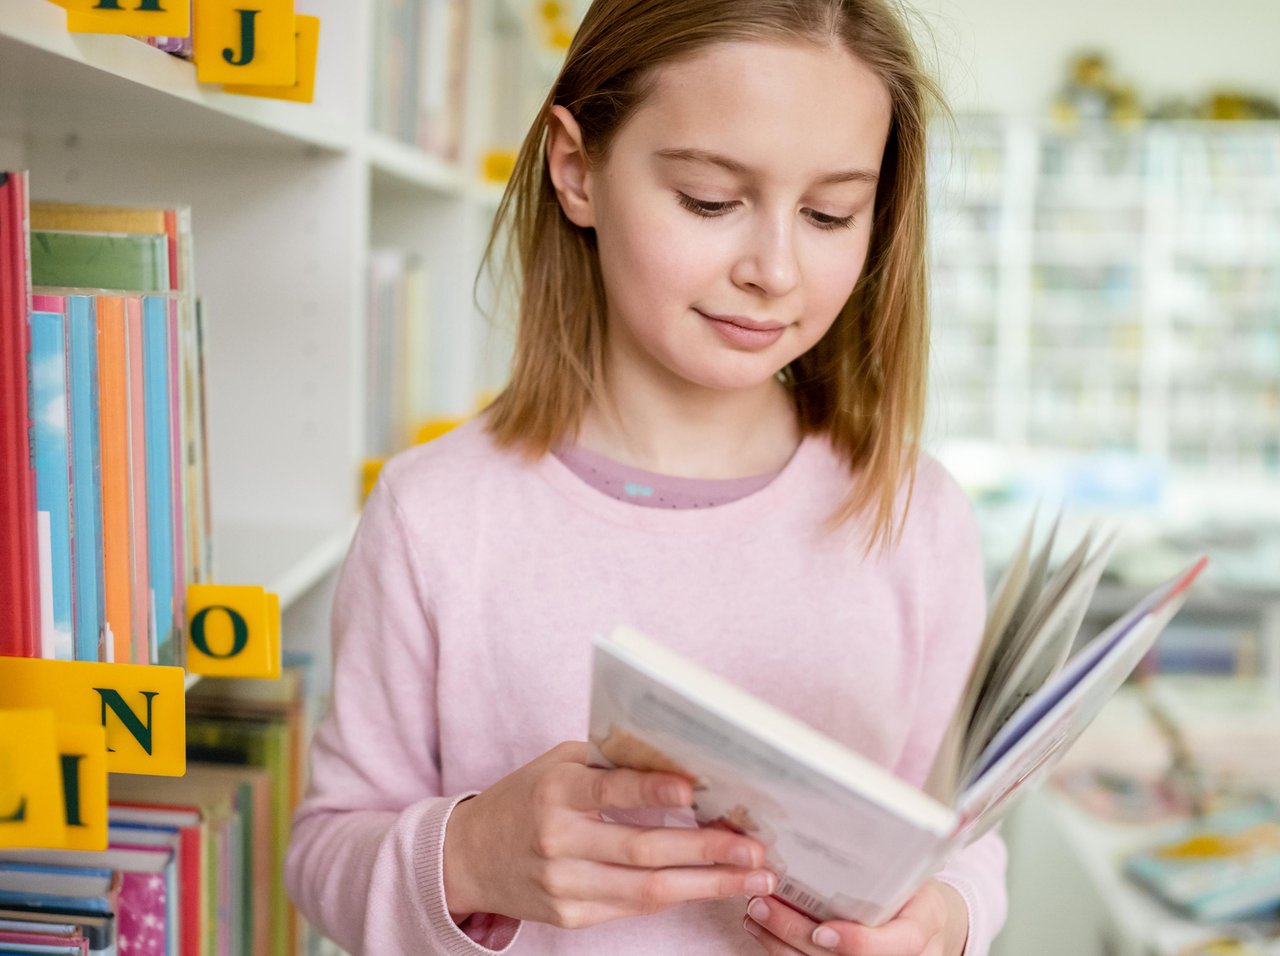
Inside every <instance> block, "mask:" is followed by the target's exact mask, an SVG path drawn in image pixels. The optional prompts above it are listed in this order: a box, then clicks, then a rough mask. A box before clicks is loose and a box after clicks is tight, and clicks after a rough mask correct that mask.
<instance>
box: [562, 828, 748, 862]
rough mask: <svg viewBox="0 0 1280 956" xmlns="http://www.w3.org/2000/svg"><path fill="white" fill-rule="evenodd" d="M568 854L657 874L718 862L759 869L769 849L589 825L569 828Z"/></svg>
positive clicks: (736, 839) (733, 839)
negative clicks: (661, 870)
mask: <svg viewBox="0 0 1280 956" xmlns="http://www.w3.org/2000/svg"><path fill="white" fill-rule="evenodd" d="M564 839H565V843H566V846H565V848H564V854H565V855H566V856H574V857H578V858H581V859H591V860H596V861H598V862H601V863H618V864H621V865H623V866H634V867H641V868H649V869H656V868H658V867H668V866H700V865H703V866H705V865H709V864H715V863H721V864H727V865H731V866H737V867H741V868H742V869H746V870H756V869H761V868H763V867H764V860H765V849H764V847H763V846H762V845H761V844H760V843H758V842H757V841H755V840H753V839H751V838H750V837H744V836H741V835H739V834H737V833H732V832H730V831H728V830H720V829H716V828H697V827H634V826H628V825H626V824H622V823H603V822H600V821H594V820H586V821H583V822H582V823H581V824H579V825H577V826H574V827H572V828H571V829H570V828H566V832H565V835H564Z"/></svg>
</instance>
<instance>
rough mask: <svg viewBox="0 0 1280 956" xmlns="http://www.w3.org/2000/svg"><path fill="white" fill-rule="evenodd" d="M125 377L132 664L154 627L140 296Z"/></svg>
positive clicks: (130, 323)
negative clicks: (130, 533)
mask: <svg viewBox="0 0 1280 956" xmlns="http://www.w3.org/2000/svg"><path fill="white" fill-rule="evenodd" d="M124 308H125V327H126V335H127V337H128V346H127V348H128V365H129V371H128V377H129V511H130V515H131V517H130V520H131V521H132V523H133V602H134V604H133V663H135V664H150V663H151V661H152V654H151V646H152V644H153V643H154V641H153V637H154V634H155V628H154V626H153V622H152V620H151V618H152V614H151V606H152V600H151V576H150V575H149V574H148V573H147V558H148V553H147V452H146V443H145V439H144V437H143V436H144V434H145V429H144V427H143V408H144V398H143V391H142V299H141V298H140V297H139V296H136V295H131V296H129V297H128V298H127V299H125V303H124Z"/></svg>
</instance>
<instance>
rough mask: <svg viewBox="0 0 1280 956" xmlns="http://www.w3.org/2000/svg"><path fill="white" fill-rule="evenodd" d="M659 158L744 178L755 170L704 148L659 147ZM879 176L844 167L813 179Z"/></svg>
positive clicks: (818, 181) (876, 178)
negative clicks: (705, 165)
mask: <svg viewBox="0 0 1280 956" xmlns="http://www.w3.org/2000/svg"><path fill="white" fill-rule="evenodd" d="M654 155H655V156H657V157H658V158H659V159H670V160H675V161H676V162H682V163H705V164H708V165H711V166H719V167H720V168H722V169H726V170H728V171H729V172H731V173H734V174H736V175H738V176H742V177H745V178H748V179H750V178H753V177H755V176H756V171H755V170H753V169H752V168H751V167H750V166H746V165H744V164H742V163H740V162H738V161H737V160H736V159H730V158H729V157H728V156H722V155H720V154H719V153H713V152H711V151H709V150H705V149H660V150H657V151H656V152H655V153H654ZM879 179H880V177H879V176H878V175H877V174H876V173H874V172H872V171H871V170H869V169H846V170H841V171H840V172H834V173H827V174H825V175H823V176H819V177H818V178H817V179H816V180H814V182H815V184H816V185H819V186H826V185H828V184H830V183H849V182H856V183H876V182H878V181H879Z"/></svg>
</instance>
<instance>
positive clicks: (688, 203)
mask: <svg viewBox="0 0 1280 956" xmlns="http://www.w3.org/2000/svg"><path fill="white" fill-rule="evenodd" d="M676 197H677V198H678V199H679V201H680V205H682V206H684V207H685V208H686V209H688V210H690V211H691V212H694V213H696V214H697V215H699V216H702V217H704V218H706V219H715V218H716V217H718V216H722V215H724V214H725V213H726V212H728V211H729V210H730V209H732V208H733V207H734V206H737V205H738V202H737V201H736V200H735V201H732V202H708V201H706V200H705V199H694V198H693V197H692V196H686V195H685V194H684V193H682V192H677V193H676ZM809 212H810V214H811V216H812V220H813V224H814V225H815V226H817V227H818V228H819V229H848V228H849V227H850V226H852V225H853V216H839V217H837V216H828V215H826V214H824V213H820V212H818V211H817V210H815V209H811V210H809Z"/></svg>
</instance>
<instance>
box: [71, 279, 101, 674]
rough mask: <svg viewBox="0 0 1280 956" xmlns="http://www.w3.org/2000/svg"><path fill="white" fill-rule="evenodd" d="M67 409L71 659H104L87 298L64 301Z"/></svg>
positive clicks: (91, 312)
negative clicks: (73, 656)
mask: <svg viewBox="0 0 1280 956" xmlns="http://www.w3.org/2000/svg"><path fill="white" fill-rule="evenodd" d="M66 301H67V373H68V374H67V380H68V381H67V384H68V391H69V392H70V405H71V555H72V576H73V580H74V582H75V615H74V622H75V647H76V660H78V661H101V660H106V659H107V658H106V654H105V651H106V633H105V631H106V626H105V625H106V614H105V606H104V601H103V590H104V586H103V566H102V452H101V444H100V436H99V434H98V323H97V314H96V305H95V300H94V298H93V296H89V295H69V296H67V300H66Z"/></svg>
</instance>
